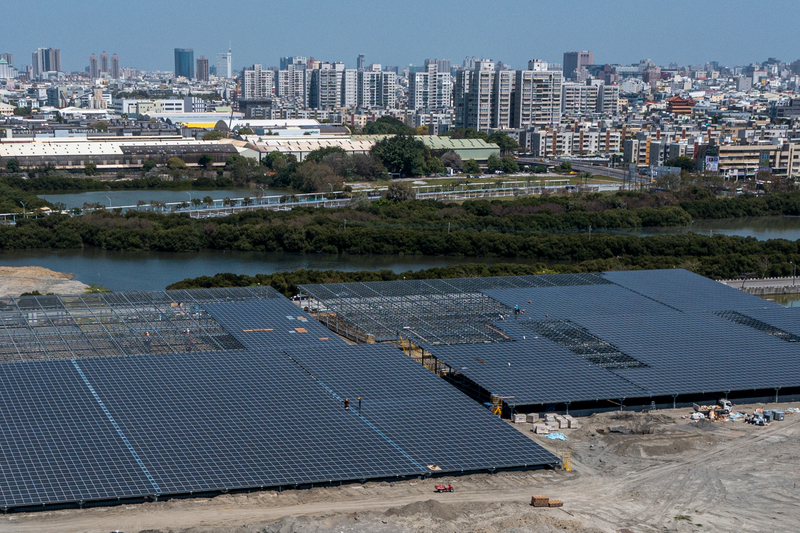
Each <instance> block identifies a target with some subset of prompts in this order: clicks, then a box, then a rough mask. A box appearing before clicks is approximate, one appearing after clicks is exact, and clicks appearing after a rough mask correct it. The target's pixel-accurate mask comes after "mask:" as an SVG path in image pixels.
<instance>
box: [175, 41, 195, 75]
mask: <svg viewBox="0 0 800 533" xmlns="http://www.w3.org/2000/svg"><path fill="white" fill-rule="evenodd" d="M175 77H176V78H181V77H183V78H189V79H192V78H194V50H192V49H191V48H176V49H175Z"/></svg>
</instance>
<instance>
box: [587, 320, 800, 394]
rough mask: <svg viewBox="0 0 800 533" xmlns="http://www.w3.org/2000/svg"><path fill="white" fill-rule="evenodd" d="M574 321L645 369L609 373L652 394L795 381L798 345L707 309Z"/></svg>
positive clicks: (799, 375)
mask: <svg viewBox="0 0 800 533" xmlns="http://www.w3.org/2000/svg"><path fill="white" fill-rule="evenodd" d="M577 322H578V323H580V324H581V325H583V326H585V327H586V328H588V329H590V330H591V331H598V332H602V337H603V339H605V340H606V341H608V342H611V343H613V344H614V345H615V346H617V347H619V348H620V349H621V350H622V351H623V352H625V353H626V354H628V355H630V356H631V357H634V358H636V359H637V360H639V361H642V362H643V363H645V364H647V365H648V368H632V369H624V370H614V371H613V372H614V373H615V374H617V375H619V376H621V377H624V378H625V379H628V380H630V381H631V382H632V383H635V384H636V385H638V386H640V387H642V388H644V389H646V390H647V391H648V392H651V393H653V394H662V395H663V394H679V393H681V394H683V393H696V392H706V391H707V392H714V391H725V390H748V389H749V390H754V389H760V388H772V387H791V386H797V385H798V384H800V365H798V360H800V344H798V343H788V342H784V341H782V340H780V339H779V338H777V337H773V336H770V335H766V334H764V333H762V332H760V331H758V330H756V329H753V328H750V327H747V326H743V325H740V324H735V323H733V322H731V321H729V320H725V319H723V318H721V317H718V316H716V315H713V314H711V313H692V314H679V315H673V316H670V319H669V320H666V321H665V320H664V317H663V316H630V317H613V318H609V317H593V318H581V319H579V320H577Z"/></svg>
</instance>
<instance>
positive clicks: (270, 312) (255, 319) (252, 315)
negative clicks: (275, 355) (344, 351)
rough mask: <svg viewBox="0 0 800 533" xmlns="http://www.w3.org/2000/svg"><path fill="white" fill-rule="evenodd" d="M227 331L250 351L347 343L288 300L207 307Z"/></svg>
mask: <svg viewBox="0 0 800 533" xmlns="http://www.w3.org/2000/svg"><path fill="white" fill-rule="evenodd" d="M203 308H204V309H205V310H207V311H208V312H209V313H211V315H212V316H213V317H214V319H215V320H217V321H218V322H219V323H220V324H221V325H222V326H223V327H224V328H225V329H226V331H229V332H230V333H231V334H232V335H233V336H234V337H235V338H236V339H237V340H238V341H239V342H241V343H242V344H243V345H244V346H247V347H248V348H251V349H253V348H260V349H275V348H279V347H284V346H299V345H306V344H314V345H319V344H324V343H328V344H335V345H337V346H342V345H346V343H345V342H344V341H343V340H342V339H341V338H339V337H337V336H336V335H334V334H332V333H331V331H330V330H329V329H328V328H326V327H325V326H323V325H322V324H320V323H319V322H318V321H316V320H314V318H312V317H311V316H310V315H308V314H307V313H305V312H304V311H303V310H302V309H300V307H298V306H296V305H294V304H293V303H292V302H290V301H289V300H287V299H285V298H281V299H269V300H250V301H243V302H226V303H210V304H203Z"/></svg>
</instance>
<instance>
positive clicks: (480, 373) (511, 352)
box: [426, 330, 647, 405]
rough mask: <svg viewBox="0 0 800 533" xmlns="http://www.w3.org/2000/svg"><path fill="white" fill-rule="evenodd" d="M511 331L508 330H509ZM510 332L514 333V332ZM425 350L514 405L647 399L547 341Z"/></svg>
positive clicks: (530, 337) (534, 338)
mask: <svg viewBox="0 0 800 533" xmlns="http://www.w3.org/2000/svg"><path fill="white" fill-rule="evenodd" d="M506 331H507V332H509V331H508V330H506ZM509 333H511V332H509ZM515 338H519V339H520V340H519V341H517V342H501V343H491V344H470V345H451V346H426V349H427V350H428V351H430V352H431V353H432V354H433V355H434V356H435V357H437V358H438V359H440V360H441V361H443V362H444V363H446V364H447V365H448V366H450V367H452V368H453V369H454V370H456V371H458V372H460V373H462V374H464V375H465V376H467V377H468V378H469V379H471V380H473V381H475V382H476V383H478V384H479V385H480V386H481V387H483V388H484V389H486V390H487V391H489V392H491V393H492V394H495V395H497V396H506V397H511V398H509V399H507V400H506V403H509V404H512V405H527V404H543V403H559V402H566V401H571V402H577V401H584V400H587V401H589V400H600V399H606V398H622V397H626V398H632V397H639V396H647V393H646V392H645V391H644V390H642V389H641V388H639V387H636V386H635V385H632V384H631V383H629V382H627V381H625V380H624V379H621V378H620V377H618V376H616V375H614V374H613V373H611V372H608V371H606V370H604V369H602V368H600V367H599V366H596V365H593V364H592V363H590V362H588V361H586V360H585V359H583V358H582V357H580V356H578V355H575V354H574V353H572V352H570V351H569V350H567V349H566V348H564V347H562V346H559V345H557V344H555V343H553V342H551V341H549V340H547V339H544V338H542V337H537V336H536V335H534V334H531V333H530V332H527V333H525V340H522V338H523V333H522V332H520V334H519V336H518V337H515Z"/></svg>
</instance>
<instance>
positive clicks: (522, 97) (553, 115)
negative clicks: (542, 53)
mask: <svg viewBox="0 0 800 533" xmlns="http://www.w3.org/2000/svg"><path fill="white" fill-rule="evenodd" d="M560 119H561V71H559V70H549V69H548V64H547V62H545V61H541V60H538V59H534V60H531V61H529V62H528V69H527V70H518V71H516V83H515V88H514V116H513V119H512V121H511V125H512V127H514V128H530V127H535V126H549V125H552V124H558V122H559V120H560Z"/></svg>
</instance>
